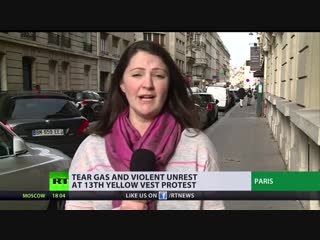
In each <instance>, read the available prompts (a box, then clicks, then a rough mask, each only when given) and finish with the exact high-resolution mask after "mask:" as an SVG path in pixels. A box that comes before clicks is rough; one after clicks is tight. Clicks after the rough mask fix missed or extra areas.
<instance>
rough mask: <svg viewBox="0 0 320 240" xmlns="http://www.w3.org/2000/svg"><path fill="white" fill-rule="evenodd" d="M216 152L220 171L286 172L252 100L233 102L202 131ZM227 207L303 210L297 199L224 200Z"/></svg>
mask: <svg viewBox="0 0 320 240" xmlns="http://www.w3.org/2000/svg"><path fill="white" fill-rule="evenodd" d="M205 133H206V134H207V135H208V136H209V138H210V139H211V140H212V141H213V143H214V145H215V147H216V150H217V152H218V155H219V164H220V165H219V166H220V170H221V171H287V169H286V167H285V163H284V161H283V159H282V157H281V154H280V151H279V149H278V146H277V143H276V141H275V140H274V138H273V136H272V132H271V130H270V127H269V126H268V123H267V120H266V119H265V118H258V117H256V101H255V100H254V99H253V100H252V105H251V106H246V100H245V101H244V107H243V108H240V106H239V104H236V105H235V106H234V107H233V108H231V109H230V110H229V111H228V112H227V113H226V114H225V113H219V120H218V121H217V122H216V123H214V124H213V125H212V126H210V127H209V128H208V129H206V130H205ZM225 203H226V209H228V210H303V207H302V204H301V203H300V202H299V201H295V200H292V201H284V200H279V201H270V200H268V201H265V200H259V201H242V200H241V201H238V200H236V201H225Z"/></svg>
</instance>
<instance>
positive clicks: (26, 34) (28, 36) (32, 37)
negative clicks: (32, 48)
mask: <svg viewBox="0 0 320 240" xmlns="http://www.w3.org/2000/svg"><path fill="white" fill-rule="evenodd" d="M21 38H24V39H27V40H32V41H35V40H36V33H35V32H22V33H21Z"/></svg>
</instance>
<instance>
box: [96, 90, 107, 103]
mask: <svg viewBox="0 0 320 240" xmlns="http://www.w3.org/2000/svg"><path fill="white" fill-rule="evenodd" d="M97 93H98V94H99V95H100V97H101V98H102V99H103V100H104V101H105V100H106V99H107V97H108V95H109V93H108V92H103V91H99V92H97Z"/></svg>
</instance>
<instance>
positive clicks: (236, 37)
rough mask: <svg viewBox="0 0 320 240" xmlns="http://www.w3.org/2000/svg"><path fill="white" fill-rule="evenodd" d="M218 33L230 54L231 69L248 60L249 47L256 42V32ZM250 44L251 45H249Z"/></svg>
mask: <svg viewBox="0 0 320 240" xmlns="http://www.w3.org/2000/svg"><path fill="white" fill-rule="evenodd" d="M252 33H253V35H252V36H251V35H249V32H218V34H219V36H220V38H221V40H222V41H223V44H224V45H225V47H226V48H227V49H228V51H229V53H230V65H231V67H237V68H238V67H240V66H241V65H242V64H244V63H245V61H246V60H250V46H253V44H252V43H255V42H257V35H256V32H252ZM250 44H251V45H250Z"/></svg>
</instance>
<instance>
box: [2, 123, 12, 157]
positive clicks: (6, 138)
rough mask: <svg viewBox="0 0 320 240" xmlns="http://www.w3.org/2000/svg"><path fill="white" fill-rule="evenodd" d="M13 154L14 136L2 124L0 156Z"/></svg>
mask: <svg viewBox="0 0 320 240" xmlns="http://www.w3.org/2000/svg"><path fill="white" fill-rule="evenodd" d="M11 154H13V138H12V136H10V134H9V133H8V132H7V130H6V129H4V127H3V126H0V158H1V157H3V156H8V155H11Z"/></svg>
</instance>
